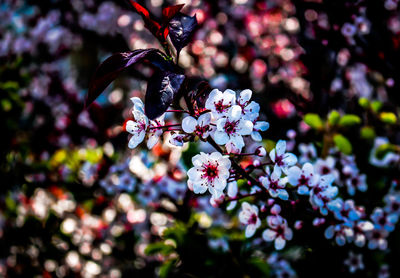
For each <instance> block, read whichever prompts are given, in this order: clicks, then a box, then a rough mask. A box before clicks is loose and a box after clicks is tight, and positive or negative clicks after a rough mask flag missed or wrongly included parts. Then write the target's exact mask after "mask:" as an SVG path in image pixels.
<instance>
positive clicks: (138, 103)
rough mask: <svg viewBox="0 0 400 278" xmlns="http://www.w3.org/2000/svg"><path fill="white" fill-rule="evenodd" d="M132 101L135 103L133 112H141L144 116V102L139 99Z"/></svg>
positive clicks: (134, 98) (133, 98)
mask: <svg viewBox="0 0 400 278" xmlns="http://www.w3.org/2000/svg"><path fill="white" fill-rule="evenodd" d="M131 101H132V103H133V111H137V110H138V111H140V112H142V113H143V114H144V104H143V102H142V100H141V99H140V98H138V97H132V98H131Z"/></svg>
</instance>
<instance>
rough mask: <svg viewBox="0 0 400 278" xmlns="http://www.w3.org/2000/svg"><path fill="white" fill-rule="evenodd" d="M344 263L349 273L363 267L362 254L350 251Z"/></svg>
mask: <svg viewBox="0 0 400 278" xmlns="http://www.w3.org/2000/svg"><path fill="white" fill-rule="evenodd" d="M344 264H345V265H347V266H348V267H349V271H350V272H351V273H354V272H356V271H357V270H362V269H364V263H363V259H362V254H354V253H353V252H351V251H350V252H349V257H348V258H347V259H346V260H345V261H344Z"/></svg>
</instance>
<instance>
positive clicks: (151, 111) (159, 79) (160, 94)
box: [145, 71, 185, 120]
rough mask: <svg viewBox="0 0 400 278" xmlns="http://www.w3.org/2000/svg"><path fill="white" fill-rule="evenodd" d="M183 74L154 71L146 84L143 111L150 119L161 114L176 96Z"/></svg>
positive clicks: (183, 77) (183, 78)
mask: <svg viewBox="0 0 400 278" xmlns="http://www.w3.org/2000/svg"><path fill="white" fill-rule="evenodd" d="M184 80H185V76H184V75H183V74H176V73H172V72H169V71H156V72H155V73H154V74H153V76H152V77H151V78H150V80H149V82H148V84H147V90H146V97H145V113H146V115H147V117H149V119H150V120H153V119H155V118H157V117H159V116H161V115H162V114H163V113H164V112H165V111H166V110H167V109H168V107H169V106H170V105H171V103H172V101H173V100H174V98H175V97H176V96H177V94H178V91H179V88H180V87H181V85H182V83H183V81H184Z"/></svg>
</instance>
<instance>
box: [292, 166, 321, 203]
mask: <svg viewBox="0 0 400 278" xmlns="http://www.w3.org/2000/svg"><path fill="white" fill-rule="evenodd" d="M318 181H319V175H316V174H315V173H314V167H313V165H312V164H311V163H306V164H304V165H303V168H302V169H300V168H299V167H297V166H293V167H291V168H289V170H288V182H289V183H290V184H291V185H293V186H297V187H298V188H297V192H298V193H299V194H301V195H305V194H308V193H309V188H310V187H314V186H315V185H316V184H317V183H318Z"/></svg>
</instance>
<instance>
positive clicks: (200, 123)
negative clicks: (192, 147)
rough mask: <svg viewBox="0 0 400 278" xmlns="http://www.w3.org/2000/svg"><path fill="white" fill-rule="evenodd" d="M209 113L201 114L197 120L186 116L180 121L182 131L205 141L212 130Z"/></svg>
mask: <svg viewBox="0 0 400 278" xmlns="http://www.w3.org/2000/svg"><path fill="white" fill-rule="evenodd" d="M210 123H211V113H205V114H202V115H201V116H200V117H199V118H198V119H195V118H193V117H192V116H187V117H185V118H184V119H183V121H182V129H183V131H184V132H186V133H194V134H196V135H197V136H199V137H201V138H203V139H206V138H207V137H208V135H209V134H210V131H211V130H212V126H211V124H210Z"/></svg>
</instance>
